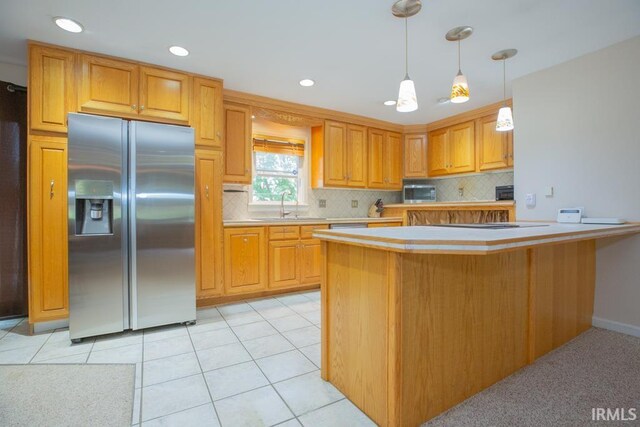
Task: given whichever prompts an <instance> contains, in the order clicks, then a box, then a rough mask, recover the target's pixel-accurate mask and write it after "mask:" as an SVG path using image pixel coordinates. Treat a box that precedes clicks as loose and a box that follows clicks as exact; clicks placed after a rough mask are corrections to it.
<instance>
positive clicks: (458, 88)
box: [451, 71, 469, 104]
mask: <svg viewBox="0 0 640 427" xmlns="http://www.w3.org/2000/svg"><path fill="white" fill-rule="evenodd" d="M468 100H469V84H468V83H467V78H466V77H465V75H464V74H462V71H458V74H457V75H456V77H455V78H454V79H453V85H451V102H453V103H454V104H461V103H463V102H467V101H468Z"/></svg>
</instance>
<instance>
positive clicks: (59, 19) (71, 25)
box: [53, 16, 83, 33]
mask: <svg viewBox="0 0 640 427" xmlns="http://www.w3.org/2000/svg"><path fill="white" fill-rule="evenodd" d="M53 22H55V23H56V25H57V26H58V27H60V28H62V29H63V30H65V31H69V32H70V33H81V32H82V30H83V28H82V25H80V23H78V22H76V21H74V20H73V19H69V18H65V17H63V16H56V17H55V18H53Z"/></svg>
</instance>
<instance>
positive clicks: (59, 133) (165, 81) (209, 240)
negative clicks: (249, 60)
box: [27, 43, 224, 324]
mask: <svg viewBox="0 0 640 427" xmlns="http://www.w3.org/2000/svg"><path fill="white" fill-rule="evenodd" d="M28 72H29V89H28V90H29V97H28V99H29V106H28V122H29V136H28V144H29V149H28V157H27V170H28V176H27V192H28V213H29V218H28V236H29V238H28V259H29V323H31V324H33V323H37V322H43V321H50V320H58V319H64V318H66V317H67V316H68V315H69V301H68V281H67V263H68V261H67V230H68V226H67V114H68V113H70V112H84V113H90V114H101V115H109V116H115V117H122V118H125V119H135V120H147V121H155V122H161V123H170V124H178V125H188V126H192V127H194V128H195V135H196V141H195V145H196V147H195V148H196V150H195V156H196V158H195V168H196V171H195V172H196V183H195V199H196V200H195V203H196V266H195V267H196V277H197V280H196V295H197V297H198V298H206V297H209V296H214V295H219V294H220V292H221V291H222V284H223V276H222V261H223V260H222V242H223V238H222V237H223V235H222V171H223V164H222V163H223V155H222V151H223V141H224V140H223V138H224V135H223V132H224V130H223V107H222V82H221V81H220V80H217V79H211V78H205V77H200V76H193V75H191V74H188V73H184V72H180V71H175V70H168V69H164V68H161V67H155V66H150V65H147V64H140V63H137V62H133V61H125V60H121V59H118V58H112V57H103V56H100V55H95V54H93V53H89V52H81V51H76V50H73V49H66V48H60V47H57V46H50V45H44V44H39V43H30V44H29V70H28Z"/></svg>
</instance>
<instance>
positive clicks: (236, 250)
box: [224, 227, 267, 294]
mask: <svg viewBox="0 0 640 427" xmlns="http://www.w3.org/2000/svg"><path fill="white" fill-rule="evenodd" d="M266 249H267V248H266V242H265V233H264V227H245V228H227V229H225V230H224V287H225V292H226V293H227V294H239V293H243V292H255V291H261V290H264V289H265V288H266V284H267V282H266V279H267V277H266V276H267V274H266V267H267V254H266Z"/></svg>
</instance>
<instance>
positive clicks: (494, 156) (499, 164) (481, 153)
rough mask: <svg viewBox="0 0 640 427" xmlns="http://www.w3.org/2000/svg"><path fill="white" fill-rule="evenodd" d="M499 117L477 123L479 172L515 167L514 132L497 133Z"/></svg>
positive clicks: (483, 119) (479, 120)
mask: <svg viewBox="0 0 640 427" xmlns="http://www.w3.org/2000/svg"><path fill="white" fill-rule="evenodd" d="M496 120H497V115H496V114H492V115H490V116H486V117H482V118H480V119H478V120H477V121H476V126H477V130H476V132H477V133H476V135H477V149H478V170H481V171H484V170H492V169H504V168H508V167H510V166H512V165H513V153H512V148H513V147H512V145H513V132H512V131H509V132H498V131H496Z"/></svg>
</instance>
